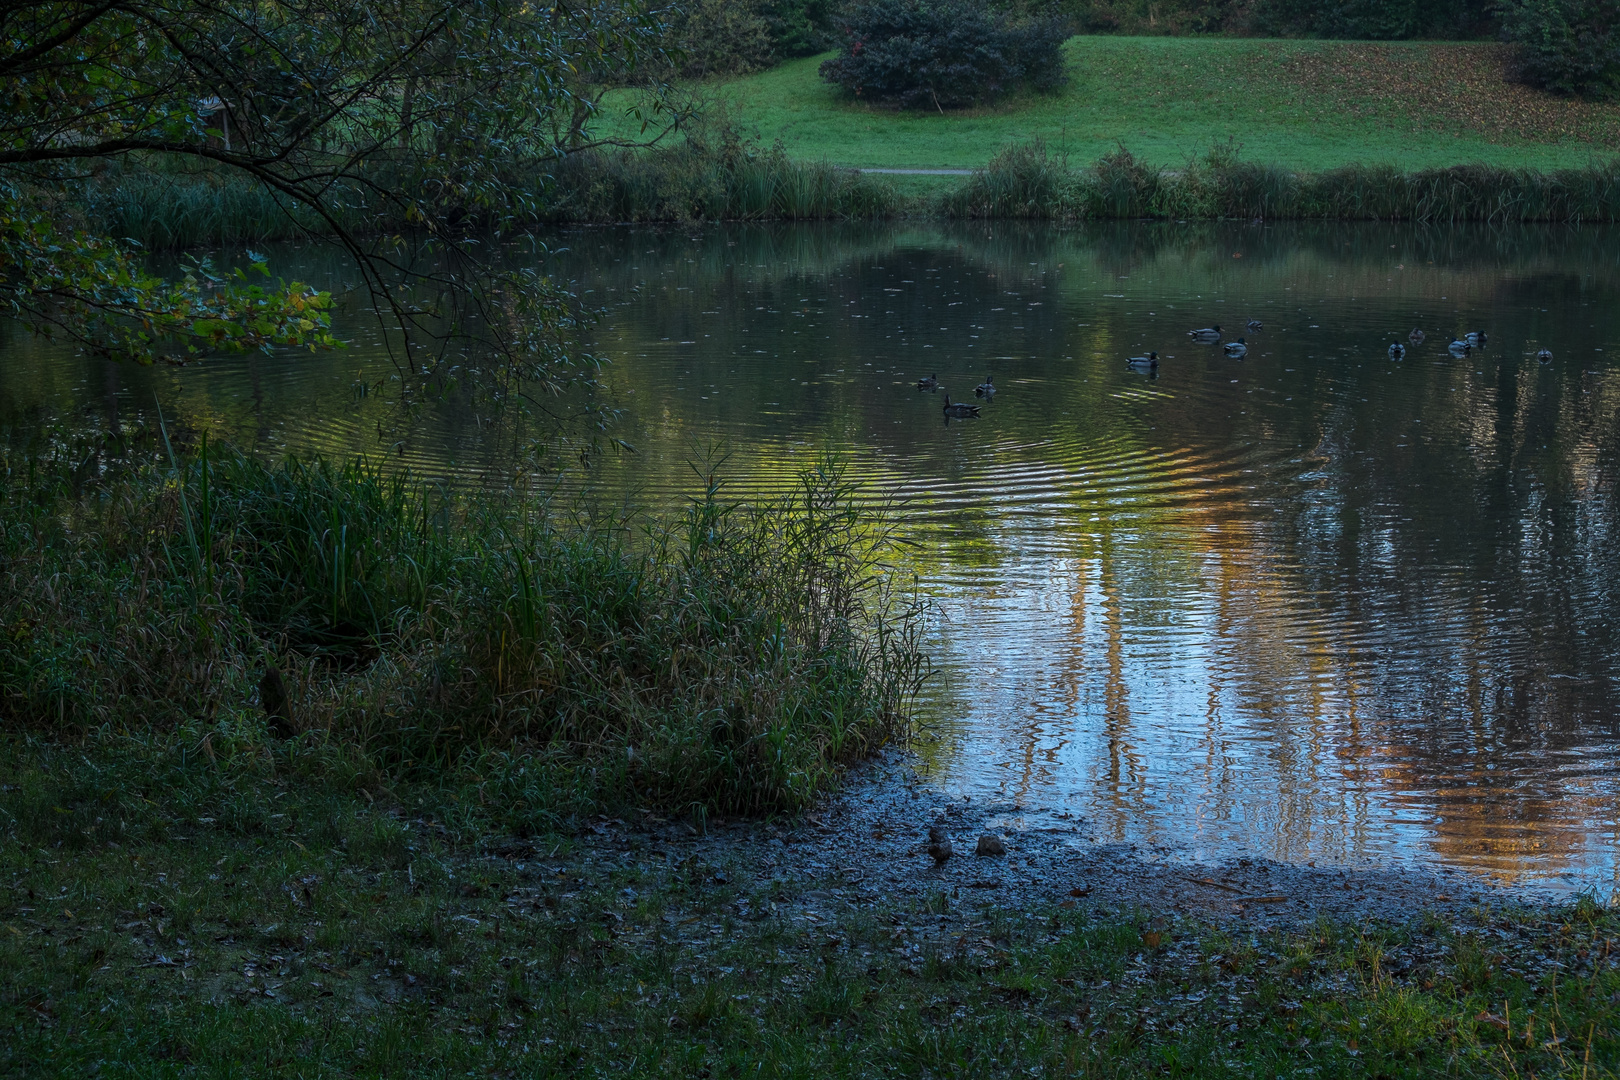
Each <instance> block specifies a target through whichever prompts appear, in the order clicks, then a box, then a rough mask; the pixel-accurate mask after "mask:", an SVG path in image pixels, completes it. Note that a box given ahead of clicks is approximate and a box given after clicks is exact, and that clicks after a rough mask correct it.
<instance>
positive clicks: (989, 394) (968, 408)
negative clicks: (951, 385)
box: [917, 372, 996, 419]
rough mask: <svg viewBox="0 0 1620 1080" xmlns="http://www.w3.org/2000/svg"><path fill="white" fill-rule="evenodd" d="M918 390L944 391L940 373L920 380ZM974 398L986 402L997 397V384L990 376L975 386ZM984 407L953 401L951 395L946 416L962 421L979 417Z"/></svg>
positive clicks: (947, 397) (947, 402)
mask: <svg viewBox="0 0 1620 1080" xmlns="http://www.w3.org/2000/svg"><path fill="white" fill-rule="evenodd" d="M917 389H919V390H941V389H944V388H943V387H942V386H940V384H939V373H938V372H935V373H934V374H932V375H929V376H926V377H925V378H921V379H918V380H917ZM973 396H974V397H982V398H984V399H985V400H986V401H990V400H991V399H993V398H994V397H995V396H996V384H995V383H993V382H991V381H990V376H988V375H986V376H985V377H984V382H982V383H980V384H979V385H978V386H975V387H974V388H973ZM983 407H984V406H982V405H970V404H968V403H967V402H965V401H952V400H951V395H949V394H946V395H945V415H946V416H955V417H958V418H960V419H966V418H968V417H972V416H978V415H979V410H980V409H982V408H983Z"/></svg>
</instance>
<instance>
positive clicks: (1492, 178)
mask: <svg viewBox="0 0 1620 1080" xmlns="http://www.w3.org/2000/svg"><path fill="white" fill-rule="evenodd" d="M936 212H937V213H939V214H941V215H942V216H945V217H969V218H971V217H1000V218H1039V219H1044V220H1057V221H1063V220H1081V219H1105V218H1121V217H1160V218H1175V219H1193V218H1206V219H1207V218H1245V219H1247V218H1265V219H1307V220H1308V219H1325V220H1339V221H1417V222H1426V223H1437V222H1468V221H1477V222H1493V223H1497V224H1505V223H1509V222H1560V223H1581V222H1613V221H1617V220H1620V159H1616V160H1613V161H1609V162H1606V163H1593V164H1592V165H1589V166H1586V167H1584V168H1579V169H1561V170H1557V171H1554V172H1541V171H1538V170H1534V169H1506V168H1500V167H1496V166H1488V165H1457V166H1452V167H1450V168H1444V169H1426V170H1420V171H1417V172H1410V173H1408V172H1402V171H1401V170H1399V169H1397V168H1395V167H1393V166H1388V165H1373V166H1364V165H1355V166H1348V167H1345V168H1342V169H1330V170H1327V171H1325V172H1319V173H1308V172H1296V171H1294V170H1290V169H1285V168H1283V167H1281V166H1277V165H1266V164H1262V163H1258V162H1252V161H1246V160H1243V159H1242V158H1241V156H1240V155H1239V154H1238V152H1237V150H1236V148H1235V147H1234V146H1233V145H1232V144H1230V143H1227V144H1224V145H1217V146H1216V147H1214V148H1212V149H1211V151H1210V152H1209V153H1208V154H1206V155H1205V156H1203V157H1201V158H1197V159H1194V160H1192V161H1189V162H1187V164H1186V165H1185V167H1183V168H1181V169H1179V170H1157V169H1153V168H1150V167H1148V166H1146V165H1144V164H1143V163H1142V162H1140V161H1139V160H1138V159H1136V158H1135V157H1133V156H1132V155H1131V154H1130V153H1129V152H1128V151H1126V150H1124V149H1123V148H1121V149H1120V151H1118V152H1117V153H1115V154H1111V155H1108V156H1107V157H1105V158H1103V159H1101V160H1100V161H1098V162H1097V163H1096V164H1095V165H1092V166H1090V167H1087V168H1073V167H1070V166H1069V164H1068V162H1067V160H1066V159H1064V158H1063V157H1061V156H1058V155H1054V154H1052V153H1050V152H1049V151H1048V150H1047V148H1046V146H1045V145H1044V144H1043V143H1041V142H1040V141H1039V140H1035V141H1032V142H1028V143H1022V144H1016V145H1013V146H1010V147H1008V148H1006V149H1005V150H1003V151H1002V152H1001V153H999V154H998V155H996V157H995V158H993V159H992V160H991V161H990V162H989V163H988V164H987V165H986V166H985V167H984V168H983V169H980V170H978V171H977V172H975V173H974V174H973V176H972V177H971V178H969V180H968V181H967V182H966V183H965V184H963V185H962V186H961V187H960V188H958V189H956V190H954V191H952V192H949V193H948V194H946V195H945V196H944V197H942V198H941V199H940V200H939V202H938V203H937V204H936Z"/></svg>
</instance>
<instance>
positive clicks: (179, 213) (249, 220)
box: [84, 161, 329, 250]
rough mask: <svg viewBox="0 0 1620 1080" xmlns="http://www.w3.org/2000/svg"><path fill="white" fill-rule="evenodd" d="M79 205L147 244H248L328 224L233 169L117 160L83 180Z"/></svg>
mask: <svg viewBox="0 0 1620 1080" xmlns="http://www.w3.org/2000/svg"><path fill="white" fill-rule="evenodd" d="M84 203H85V205H84V212H85V214H86V216H87V218H88V219H89V221H90V222H91V223H92V224H93V225H94V227H95V228H96V229H97V230H99V231H102V232H104V233H106V234H107V235H109V236H115V237H118V238H120V239H128V240H134V241H135V242H137V243H139V244H140V245H141V246H143V247H145V248H148V249H154V250H165V249H177V248H188V247H198V246H201V245H205V244H253V243H265V242H267V241H272V240H291V239H297V238H300V237H304V236H309V235H311V234H315V235H321V234H324V233H326V232H328V231H329V230H328V227H327V225H326V223H325V222H323V221H321V220H320V219H319V218H318V217H316V216H315V215H314V214H312V213H310V212H309V210H308V209H307V208H305V207H300V206H298V205H296V204H294V203H292V202H290V201H289V200H287V199H286V198H284V197H279V196H278V195H277V193H276V192H274V191H272V190H271V189H270V188H268V187H266V186H265V185H263V184H260V183H257V182H256V181H254V180H252V179H250V178H248V177H246V176H244V175H242V174H241V173H239V172H235V171H231V170H226V169H220V168H212V167H208V166H206V165H204V166H199V167H194V168H187V169H150V168H143V167H140V164H139V163H138V162H133V161H131V162H122V163H120V164H119V165H117V166H115V167H114V168H112V169H109V170H108V171H107V172H106V173H104V174H103V175H101V176H99V177H97V178H96V179H95V180H94V181H92V182H91V183H90V184H88V185H86V189H85V195H84Z"/></svg>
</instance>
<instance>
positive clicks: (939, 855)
mask: <svg viewBox="0 0 1620 1080" xmlns="http://www.w3.org/2000/svg"><path fill="white" fill-rule="evenodd" d="M928 854H930V855H932V856H933V857H934V865H935V866H936V867H939V866H944V865H945V864H946V863H947V862H949V861H950V858H951V855H952V854H954V852H953V851H952V849H951V838H950V836H949V834H947V833H946V832H945V830H944V829H942V828H940V827H939V826H938V825H934V826H932V827H930V828H929V830H928Z"/></svg>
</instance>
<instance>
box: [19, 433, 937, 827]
mask: <svg viewBox="0 0 1620 1080" xmlns="http://www.w3.org/2000/svg"><path fill="white" fill-rule="evenodd" d="M98 460H99V459H98V457H97V454H96V453H92V454H91V455H89V456H88V457H87V458H86V459H85V462H89V463H90V464H86V463H85V462H81V463H80V465H79V466H77V467H72V466H66V467H64V466H60V465H58V464H56V463H53V462H52V461H50V460H43V459H42V458H41V456H40V455H39V454H34V455H31V456H30V455H23V454H20V453H13V454H12V455H11V456H10V457H9V458H7V459H6V460H4V461H3V462H0V464H3V466H4V468H3V469H0V474H3V478H4V479H3V486H0V521H3V522H4V524H3V525H0V612H4V613H5V619H6V625H5V626H4V632H3V633H0V724H3V725H4V726H5V727H7V728H11V729H14V730H28V729H33V730H43V732H44V733H45V734H47V735H48V736H50V737H52V738H77V737H85V736H87V735H90V734H94V733H115V734H116V733H128V734H138V733H140V732H142V731H153V732H173V731H176V730H186V729H190V730H191V732H192V734H193V735H194V736H195V737H196V738H198V739H206V740H209V745H210V747H211V748H212V749H211V750H210V752H215V751H216V750H217V751H219V752H224V750H225V747H227V746H228V745H237V746H248V747H251V746H252V745H257V744H260V743H263V742H264V741H266V740H269V741H271V742H277V741H280V742H295V743H298V744H300V745H310V746H313V745H321V746H327V747H336V748H339V749H341V750H342V752H343V753H344V754H345V755H347V758H346V760H347V761H348V762H349V765H347V766H345V768H346V769H348V772H349V775H351V776H353V777H359V776H362V775H372V776H381V777H395V778H399V779H402V780H404V779H411V778H414V779H416V780H422V779H431V778H433V777H442V776H446V775H450V774H456V775H462V774H469V775H470V774H476V786H477V788H478V790H479V791H480V792H481V794H480V795H479V799H480V801H482V800H484V799H488V800H489V801H490V802H491V803H492V804H495V805H500V806H507V807H513V808H519V809H518V810H514V812H521V813H523V814H529V813H573V812H578V811H579V810H581V809H585V808H592V807H595V808H603V807H611V806H615V805H627V804H633V805H637V806H642V807H656V808H662V809H665V810H666V811H674V812H683V813H692V812H696V813H721V814H737V813H768V812H774V811H789V810H794V809H798V808H802V807H804V806H806V805H808V804H809V803H810V802H811V801H812V800H813V799H814V798H816V797H817V796H818V795H819V794H821V793H822V792H824V791H825V790H826V789H827V787H828V786H829V785H830V784H832V783H833V782H834V781H835V778H836V776H837V773H838V771H839V768H840V767H841V766H842V765H843V764H845V763H847V762H849V761H850V760H852V759H854V758H856V757H858V756H860V755H862V754H865V753H867V752H870V751H871V750H873V749H874V748H875V747H877V746H879V745H880V744H882V743H884V742H885V741H886V740H889V739H892V738H895V737H897V736H899V735H901V734H902V733H903V731H904V728H905V725H906V722H907V720H906V717H907V710H908V707H909V704H910V702H911V698H912V695H913V694H914V692H915V690H916V688H917V685H918V682H919V680H920V678H921V677H922V674H923V672H924V665H923V660H922V655H921V652H920V650H919V645H918V633H919V620H918V616H919V611H918V608H917V607H916V605H915V604H914V603H913V602H911V601H909V600H908V599H907V598H906V597H904V596H902V595H900V594H899V593H897V592H896V591H895V590H894V588H893V587H892V586H891V585H890V584H889V581H890V580H891V579H890V578H889V577H887V576H886V575H885V574H884V573H883V570H884V563H883V558H884V555H885V552H886V551H887V550H888V547H887V545H888V544H889V542H890V541H891V540H892V537H891V536H890V534H889V533H888V531H887V526H885V525H884V524H883V523H882V522H881V521H874V520H873V519H872V518H871V517H870V516H868V515H867V514H866V513H865V512H864V511H857V510H856V509H855V506H854V502H853V500H852V498H851V496H852V494H853V492H852V490H851V486H850V484H849V482H848V481H847V480H846V479H845V477H844V475H843V473H842V471H841V470H840V469H839V468H838V466H837V465H836V464H833V463H827V462H824V463H823V464H822V465H821V466H819V467H817V468H814V469H810V470H808V471H806V472H805V473H804V474H803V475H802V476H801V477H800V478H799V482H798V486H797V488H796V489H795V490H794V491H793V492H792V493H791V494H789V495H784V496H783V497H782V498H781V499H779V500H774V501H771V502H769V503H765V504H759V505H743V504H740V503H736V502H732V501H729V500H727V499H726V498H725V496H724V493H723V489H722V486H721V484H720V481H719V480H718V479H717V478H716V477H715V476H713V475H708V476H705V477H704V478H703V481H702V490H701V492H700V493H699V494H698V496H697V497H695V498H694V500H693V501H692V503H691V505H690V507H689V509H688V510H687V511H686V512H685V513H684V514H681V515H678V516H676V517H674V518H671V519H663V520H644V521H637V522H625V521H620V522H615V523H613V524H612V525H611V526H601V525H592V524H589V523H587V522H585V521H584V519H583V518H582V517H576V516H574V515H569V514H564V513H563V512H562V511H561V510H559V509H558V508H557V507H556V506H555V505H552V504H549V503H547V502H545V501H543V500H535V499H530V498H523V497H520V496H518V495H516V494H511V493H508V494H502V495H476V496H475V495H460V494H455V493H452V492H448V491H446V490H443V489H441V488H438V487H435V486H433V485H431V484H423V483H420V482H418V481H416V480H414V479H413V478H412V477H410V476H408V475H405V474H399V473H386V472H384V471H382V470H381V469H379V468H378V467H376V466H375V465H373V464H371V463H368V462H366V461H358V460H357V461H351V462H347V463H341V464H340V463H333V462H329V461H324V460H319V459H316V460H307V461H306V460H297V459H288V460H286V461H283V462H281V463H279V464H275V465H266V464H264V463H261V462H259V461H257V460H255V459H253V458H250V457H247V456H245V455H242V454H240V453H237V452H235V451H232V450H229V449H221V448H217V447H210V446H209V445H208V444H207V442H206V441H203V442H202V443H200V444H199V445H198V446H197V447H196V449H195V452H194V453H192V454H190V455H177V456H175V457H173V458H170V457H169V456H168V455H167V453H166V452H165V453H162V454H160V455H158V457H157V461H156V462H148V463H147V464H145V465H142V466H140V467H138V468H129V469H123V470H120V471H115V472H112V473H105V474H103V469H102V468H101V466H99V465H97V464H95V463H96V462H97V461H98ZM75 470H76V471H75ZM283 690H284V691H285V695H284V696H285V704H282V702H281V698H282V696H283V694H282V691H283ZM278 736H279V738H278ZM462 778H463V779H465V776H463V777H462ZM359 782H360V781H359V780H356V783H359Z"/></svg>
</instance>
